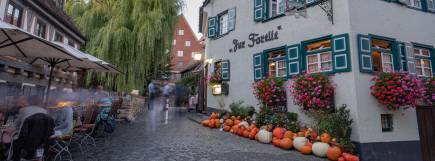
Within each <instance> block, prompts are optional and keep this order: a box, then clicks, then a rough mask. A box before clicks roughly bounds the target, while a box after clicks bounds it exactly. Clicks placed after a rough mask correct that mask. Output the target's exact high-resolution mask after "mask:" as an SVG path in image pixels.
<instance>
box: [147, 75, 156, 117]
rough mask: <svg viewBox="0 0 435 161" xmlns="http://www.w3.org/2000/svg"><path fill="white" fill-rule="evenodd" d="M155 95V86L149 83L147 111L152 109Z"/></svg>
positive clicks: (152, 82)
mask: <svg viewBox="0 0 435 161" xmlns="http://www.w3.org/2000/svg"><path fill="white" fill-rule="evenodd" d="M155 95H156V86H155V85H154V81H151V82H150V84H148V97H149V101H148V110H150V109H152V108H153V102H154V97H155Z"/></svg>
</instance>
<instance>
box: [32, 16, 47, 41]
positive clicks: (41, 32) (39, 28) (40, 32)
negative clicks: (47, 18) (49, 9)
mask: <svg viewBox="0 0 435 161" xmlns="http://www.w3.org/2000/svg"><path fill="white" fill-rule="evenodd" d="M46 33H47V26H46V24H45V23H44V22H42V21H41V20H39V19H38V20H36V25H35V35H36V36H39V37H41V38H44V39H45V35H46Z"/></svg>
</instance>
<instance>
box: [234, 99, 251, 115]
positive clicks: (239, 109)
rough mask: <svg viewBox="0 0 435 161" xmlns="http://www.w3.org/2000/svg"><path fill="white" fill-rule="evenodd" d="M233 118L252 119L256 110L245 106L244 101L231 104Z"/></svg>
mask: <svg viewBox="0 0 435 161" xmlns="http://www.w3.org/2000/svg"><path fill="white" fill-rule="evenodd" d="M230 110H231V116H240V117H242V118H246V117H248V116H249V117H252V115H253V114H254V113H255V108H254V107H252V106H245V105H243V101H238V102H233V103H231V104H230Z"/></svg>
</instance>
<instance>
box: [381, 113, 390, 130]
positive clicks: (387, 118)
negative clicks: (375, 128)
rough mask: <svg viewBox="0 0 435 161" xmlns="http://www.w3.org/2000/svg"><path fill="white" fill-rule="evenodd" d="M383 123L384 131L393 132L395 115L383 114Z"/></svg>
mask: <svg viewBox="0 0 435 161" xmlns="http://www.w3.org/2000/svg"><path fill="white" fill-rule="evenodd" d="M381 125H382V132H392V131H393V115H392V114H381Z"/></svg>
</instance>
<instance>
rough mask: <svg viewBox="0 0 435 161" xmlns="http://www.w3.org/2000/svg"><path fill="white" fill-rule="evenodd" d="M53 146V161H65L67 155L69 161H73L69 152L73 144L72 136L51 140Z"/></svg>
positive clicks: (56, 137) (51, 150)
mask: <svg viewBox="0 0 435 161" xmlns="http://www.w3.org/2000/svg"><path fill="white" fill-rule="evenodd" d="M50 139H51V140H52V141H53V144H52V145H51V146H50V149H49V150H50V152H53V153H55V155H54V158H53V159H52V160H53V161H57V160H63V156H64V155H67V156H68V158H69V160H70V161H72V155H71V152H70V151H69V149H70V145H71V142H72V136H71V135H62V136H55V137H51V138H50Z"/></svg>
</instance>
